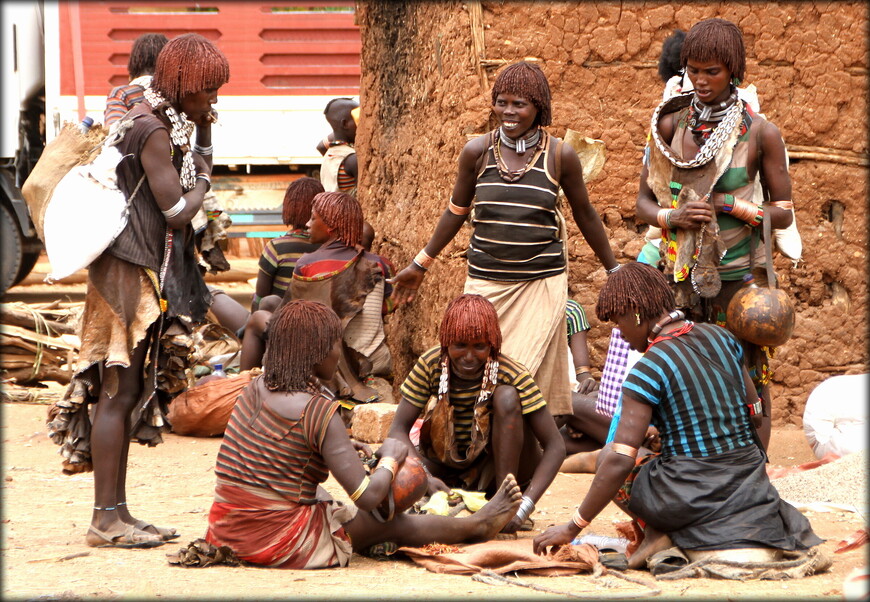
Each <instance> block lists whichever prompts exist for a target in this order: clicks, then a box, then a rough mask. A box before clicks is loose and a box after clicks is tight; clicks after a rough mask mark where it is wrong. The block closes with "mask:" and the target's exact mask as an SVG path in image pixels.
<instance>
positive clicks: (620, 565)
mask: <svg viewBox="0 0 870 602" xmlns="http://www.w3.org/2000/svg"><path fill="white" fill-rule="evenodd" d="M598 562H600V563H601V564H603V565H604V566H606V567H607V568H609V569H613V570H614V571H626V570H628V557H627V556H626V555H625V554H623V553H622V552H617V551H616V550H614V549H613V548H602V549H600V550H598Z"/></svg>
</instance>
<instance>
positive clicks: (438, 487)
mask: <svg viewBox="0 0 870 602" xmlns="http://www.w3.org/2000/svg"><path fill="white" fill-rule="evenodd" d="M438 491H443V492H445V493H447V495H450V487H448V486H447V485H446V484H445V483H444V481H442V480H441V479H439V478H438V477H433V476H430V477H429V489H428V490H427V491H426V495H428V496H429V497H432V496H433V495H435V493H437V492H438Z"/></svg>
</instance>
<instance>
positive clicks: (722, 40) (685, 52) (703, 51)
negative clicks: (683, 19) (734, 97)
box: [680, 19, 746, 81]
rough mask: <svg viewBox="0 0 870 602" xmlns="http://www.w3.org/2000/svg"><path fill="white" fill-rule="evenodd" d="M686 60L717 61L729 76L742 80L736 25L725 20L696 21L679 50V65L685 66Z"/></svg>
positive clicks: (742, 63) (741, 49)
mask: <svg viewBox="0 0 870 602" xmlns="http://www.w3.org/2000/svg"><path fill="white" fill-rule="evenodd" d="M690 60H692V61H698V62H699V63H709V62H713V61H721V62H722V64H724V65H725V68H726V69H728V71H729V72H730V73H731V77H736V78H737V79H738V80H741V81H742V80H743V78H744V77H745V75H746V48H745V47H744V45H743V34H742V33H741V32H740V28H738V27H737V26H736V25H735V24H734V23H732V22H731V21H726V20H725V19H704V20H703V21H698V22H697V23H695V24H694V25H692V28H691V29H690V30H689V33H687V34H686V39H685V40H683V47H682V49H681V50H680V66H681V67H682V68H684V69H685V68H686V63H687V62H688V61H690Z"/></svg>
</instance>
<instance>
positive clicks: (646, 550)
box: [628, 525, 674, 569]
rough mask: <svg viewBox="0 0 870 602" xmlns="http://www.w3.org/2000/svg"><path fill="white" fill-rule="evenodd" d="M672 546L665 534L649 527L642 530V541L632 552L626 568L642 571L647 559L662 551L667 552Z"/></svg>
mask: <svg viewBox="0 0 870 602" xmlns="http://www.w3.org/2000/svg"><path fill="white" fill-rule="evenodd" d="M673 546H674V543H673V542H672V541H671V538H670V537H668V535H667V534H666V533H662V532H661V531H658V530H656V529H654V528H652V527H650V526H649V525H647V526H646V529H644V537H643V541H642V542H641V543H640V546H638V548H637V550H635V551H634V552H632V554H631V557H629V559H628V568H630V569H643V568H646V561H647V559H648V558H649V557H650V556H652V555H653V554H655V553H656V552H660V551H662V550H667V549H668V548H671V547H673Z"/></svg>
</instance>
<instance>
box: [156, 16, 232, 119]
mask: <svg viewBox="0 0 870 602" xmlns="http://www.w3.org/2000/svg"><path fill="white" fill-rule="evenodd" d="M229 80H230V64H229V63H228V62H227V57H225V56H224V53H223V52H221V51H220V49H218V47H217V46H215V45H214V44H212V43H211V42H209V41H208V40H207V39H205V38H204V37H203V36H201V35H199V34H198V33H185V34H182V35H180V36H178V37H177V38H172V39H171V40H169V42H168V43H167V44H166V46H164V47H163V50H161V51H160V56H158V57H157V68H156V70H155V71H154V80H153V81H152V82H151V87H152V88H154V89H155V90H157V91H158V92H159V93H160V94H161V95H162V96H163V98H165V99H166V100H168V101H169V102H170V103H172V104H176V105H177V104H178V103H180V102H181V99H182V98H184V97H185V96H187V95H188V94H194V93H196V92H202V91H203V90H216V89H218V88H220V87H221V86H223V85H224V84H225V83H227V82H228V81H229Z"/></svg>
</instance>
